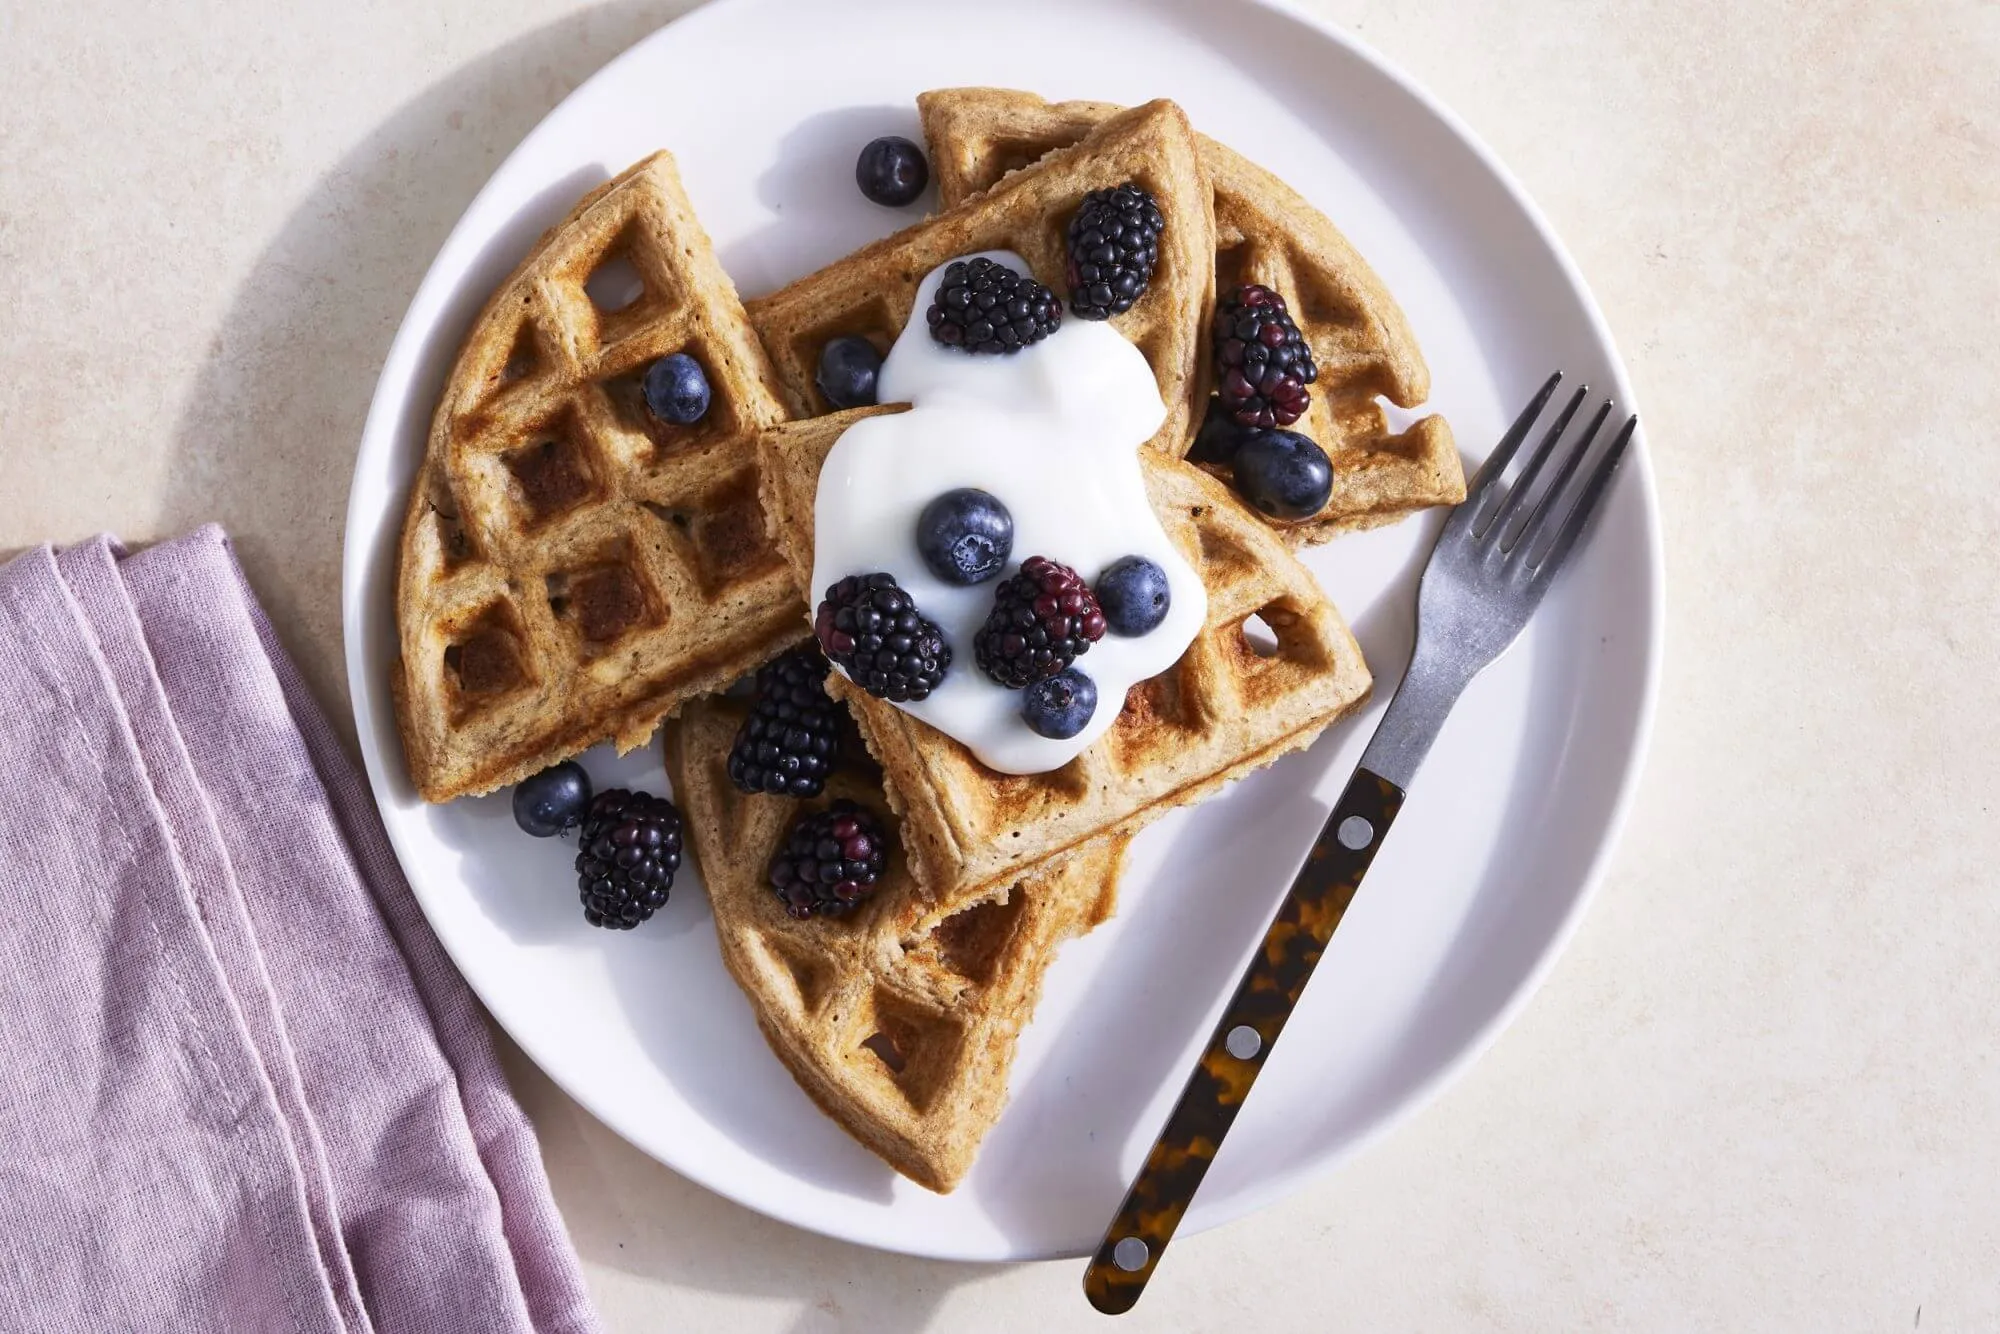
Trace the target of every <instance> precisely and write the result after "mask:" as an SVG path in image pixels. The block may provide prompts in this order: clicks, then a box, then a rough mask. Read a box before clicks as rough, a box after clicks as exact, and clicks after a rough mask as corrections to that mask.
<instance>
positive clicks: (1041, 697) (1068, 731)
mask: <svg viewBox="0 0 2000 1334" xmlns="http://www.w3.org/2000/svg"><path fill="white" fill-rule="evenodd" d="M1096 712H1097V682H1095V681H1093V680H1091V679H1090V678H1089V677H1087V676H1085V675H1084V674H1083V673H1082V672H1080V671H1078V670H1077V669H1076V668H1074V667H1070V668H1067V669H1065V670H1064V671H1062V672H1059V673H1057V674H1056V675H1054V676H1051V677H1047V678H1045V679H1043V680H1040V681H1037V682H1035V683H1034V684H1033V685H1031V686H1029V687H1028V688H1027V689H1026V690H1025V691H1023V692H1021V719H1022V721H1024V722H1026V723H1027V724H1028V727H1029V729H1030V730H1031V731H1033V732H1035V733H1036V734H1037V735H1039V736H1045V737H1047V738H1049V740H1051V741H1067V740H1069V739H1070V738H1071V737H1073V736H1075V735H1076V734H1077V733H1078V732H1081V731H1082V730H1083V729H1084V728H1086V727H1088V726H1090V715H1091V714H1093V713H1096Z"/></svg>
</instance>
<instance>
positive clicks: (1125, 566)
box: [1095, 556, 1174, 635]
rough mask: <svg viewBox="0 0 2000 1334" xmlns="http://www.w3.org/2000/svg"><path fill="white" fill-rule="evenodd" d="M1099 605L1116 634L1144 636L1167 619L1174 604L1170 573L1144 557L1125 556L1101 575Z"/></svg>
mask: <svg viewBox="0 0 2000 1334" xmlns="http://www.w3.org/2000/svg"><path fill="white" fill-rule="evenodd" d="M1095 591H1096V593H1097V604H1098V605H1099V606H1100V607H1102V608H1103V609H1104V623H1105V624H1106V625H1108V626H1110V627H1111V633H1113V634H1116V635H1143V634H1145V633H1146V632H1147V631H1149V630H1151V629H1152V628H1153V627H1154V626H1156V625H1158V624H1159V623H1160V622H1161V621H1164V620H1166V619H1167V608H1168V607H1170V606H1172V605H1173V600H1174V599H1173V591H1172V590H1171V589H1169V588H1168V587H1167V572H1166V571H1165V570H1163V569H1161V568H1160V567H1159V566H1157V565H1155V564H1153V562H1151V561H1149V560H1147V559H1146V558H1145V557H1144V556H1124V557H1121V558H1119V559H1118V560H1115V561H1112V562H1111V564H1110V566H1109V567H1108V568H1106V570H1105V571H1104V573H1103V574H1100V575H1098V576H1097V588H1096V590H1095Z"/></svg>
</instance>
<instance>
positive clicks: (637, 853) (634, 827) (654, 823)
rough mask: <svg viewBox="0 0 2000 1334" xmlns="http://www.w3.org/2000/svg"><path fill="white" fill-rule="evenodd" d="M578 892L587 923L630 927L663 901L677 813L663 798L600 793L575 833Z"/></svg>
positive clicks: (670, 882)
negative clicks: (581, 827)
mask: <svg viewBox="0 0 2000 1334" xmlns="http://www.w3.org/2000/svg"><path fill="white" fill-rule="evenodd" d="M577 842H578V844H579V845H580V846H581V850H580V851H579V852H578V853H577V854H576V883H577V893H578V897H580V898H581V899H582V900H583V917H584V920H585V921H587V922H589V923H590V924H591V925H592V926H602V927H608V928H610V929H612V930H614V931H630V930H631V929H632V928H633V927H635V926H637V925H639V923H641V922H643V921H645V920H646V919H647V918H648V917H651V916H652V915H653V914H654V913H656V912H658V911H659V910H660V908H661V907H663V906H664V905H665V904H666V901H667V891H668V890H670V889H672V888H673V887H674V872H675V871H678V870H680V869H681V813H680V812H679V811H678V810H676V809H675V808H674V804H673V803H672V802H671V801H668V800H667V799H666V798H665V797H656V796H653V795H652V794H651V793H648V792H628V791H627V790H626V789H624V788H622V787H614V788H612V789H610V790H609V791H606V792H600V793H598V794H597V796H596V798H595V799H594V800H593V801H592V802H591V803H590V812H589V814H587V815H585V816H584V819H583V832H582V834H581V835H580V836H579V837H578V838H577Z"/></svg>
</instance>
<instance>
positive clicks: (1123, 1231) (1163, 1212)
mask: <svg viewBox="0 0 2000 1334" xmlns="http://www.w3.org/2000/svg"><path fill="white" fill-rule="evenodd" d="M1402 805H1403V789H1402V788H1400V787H1398V786H1397V785H1396V784H1394V783H1392V782H1390V781H1389V780H1388V779H1386V778H1384V777H1382V776H1381V775H1380V774H1378V773H1375V772H1374V771H1373V770H1371V769H1369V768H1367V767H1366V766H1365V765H1364V766H1363V767H1362V768H1360V769H1357V770H1356V771H1355V773H1354V777H1353V778H1352V779H1351V780H1350V781H1349V782H1348V784H1347V790H1346V791H1345V792H1343V793H1342V794H1341V796H1340V801H1339V802H1338V803H1337V804H1336V805H1335V806H1334V808H1333V814H1332V815H1331V816H1329V817H1328V818H1327V822H1326V826H1325V827H1324V828H1323V829H1321V830H1320V833H1319V839H1318V841H1317V842H1315V843H1314V844H1313V847H1312V851H1311V852H1310V853H1308V854H1307V855H1306V864H1305V865H1304V866H1303V867H1301V868H1300V869H1299V874H1298V876H1297V878H1296V879H1294V880H1293V881H1292V889H1291V892H1290V893H1289V894H1287V895H1286V896H1285V901H1284V903H1282V904H1281V905H1280V906H1279V908H1278V913H1277V916H1276V917H1274V918H1272V919H1271V925H1270V928H1269V929H1268V930H1266V931H1265V933H1264V943H1263V945H1262V946H1260V947H1259V948H1258V950H1257V954H1256V957H1255V958H1253V959H1252V960H1251V961H1250V967H1249V968H1248V969H1247V970H1245V972H1244V974H1243V980H1242V981H1241V982H1240V983H1238V984H1237V987H1236V994H1235V995H1234V996H1233V997H1231V998H1230V1001H1229V1005H1228V1007H1227V1008H1226V1009H1224V1010H1223V1012H1222V1021H1221V1022H1220V1023H1218V1024H1217V1025H1216V1026H1215V1032H1214V1034H1212V1035H1211V1036H1210V1037H1209V1040H1208V1047H1207V1049H1206V1050H1205V1051H1203V1053H1202V1057H1201V1063H1200V1064H1199V1065H1197V1066H1196V1067H1195V1071H1194V1074H1193V1076H1192V1077H1191V1078H1190V1079H1189V1080H1188V1084H1187V1088H1185V1089H1184V1090H1182V1092H1181V1100H1180V1102H1178V1103H1177V1104H1175V1106H1174V1111H1173V1115H1171V1116H1169V1117H1168V1118H1167V1124H1166V1127H1165V1128H1164V1129H1163V1130H1161V1132H1160V1138H1159V1140H1158V1142H1156V1143H1155V1144H1154V1145H1153V1151H1152V1152H1151V1153H1150V1154H1148V1155H1147V1156H1146V1165H1145V1166H1144V1167H1142V1168H1141V1169H1140V1170H1139V1178H1138V1180H1136V1181H1134V1182H1133V1183H1132V1189H1131V1191H1130V1192H1129V1193H1128V1194H1127V1195H1126V1196H1125V1203H1124V1204H1122V1205H1120V1206H1119V1209H1118V1216H1117V1217H1116V1218H1115V1219H1113V1220H1112V1223H1111V1228H1110V1230H1109V1231H1108V1232H1106V1233H1105V1234H1104V1241H1103V1242H1102V1244H1100V1245H1099V1246H1098V1248H1097V1254H1096V1255H1095V1256H1094V1257H1093V1258H1092V1259H1091V1262H1090V1268H1089V1269H1088V1270H1087V1271H1085V1273H1084V1276H1083V1290H1084V1293H1085V1295H1087V1296H1088V1297H1089V1298H1090V1304H1091V1305H1092V1306H1095V1307H1096V1308H1097V1309H1098V1310H1100V1311H1103V1312H1104V1313H1106V1314H1107V1315H1121V1314H1123V1313H1124V1312H1126V1311H1129V1310H1131V1309H1132V1306H1133V1303H1135V1302H1137V1301H1138V1300H1139V1294H1140V1293H1141V1292H1143V1291H1145V1288H1146V1281H1147V1280H1148V1279H1150V1278H1151V1277H1152V1276H1153V1268H1154V1266H1155V1265H1157V1264H1159V1262H1160V1253H1161V1252H1162V1251H1164V1250H1165V1249H1166V1247H1167V1242H1168V1240H1169V1239H1171V1238H1172V1237H1173V1235H1174V1229H1175V1228H1177V1227H1179V1226H1180V1221H1181V1215H1182V1214H1185V1213H1186V1212H1187V1208H1188V1205H1189V1203H1190V1202H1192V1201H1193V1199H1194V1193H1195V1189H1196V1187H1198V1186H1200V1185H1201V1179H1202V1178H1203V1177H1204V1176H1206V1175H1207V1174H1208V1165H1209V1164H1210V1163H1211V1162H1213V1161H1214V1160H1215V1154H1216V1150H1217V1149H1219V1148H1221V1147H1222V1137H1223V1136H1224V1135H1226V1134H1228V1133H1229V1126H1230V1123H1231V1122H1233V1121H1235V1119H1236V1113H1237V1112H1238V1111H1239V1110H1240V1109H1241V1108H1242V1106H1243V1100H1244V1099H1245V1098H1247V1097H1248V1096H1249V1095H1250V1086H1251V1085H1252V1084H1254V1083H1256V1082H1257V1073H1258V1071H1259V1070H1261V1069H1262V1068H1263V1065H1264V1057H1265V1056H1266V1054H1268V1053H1269V1052H1270V1050H1271V1047H1272V1044H1274V1043H1275V1042H1277V1040H1278V1034H1279V1033H1280V1032H1282V1031H1283V1030H1284V1027H1285V1020H1286V1019H1288V1018H1290V1017H1291V1013H1292V1007H1293V1006H1295V1005H1297V1004H1298V1000H1299V994H1300V993H1301V992H1303V991H1304V990H1305V987H1306V979H1307V978H1309V977H1311V976H1312V971H1313V967H1314V965H1316V964H1318V963H1319V956H1320V954H1321V953H1322V952H1323V951H1324V950H1325V949H1326V944H1327V941H1329V940H1331V939H1332V938H1333V931H1334V928H1335V927H1337V926H1339V925H1340V918H1341V915H1342V914H1343V913H1345V912H1346V911H1347V905H1348V904H1350V903H1352V902H1353V901H1354V892H1355V890H1356V889H1358V888H1360V885H1361V877H1362V875H1363V874H1365V873H1366V872H1367V870H1368V866H1369V863H1371V862H1372V861H1374V860H1375V849H1376V848H1378V847H1380V846H1381V844H1382V836H1383V835H1384V834H1386V833H1388V831H1389V825H1390V822H1391V821H1393V820H1394V819H1395V818H1396V812H1397V811H1398V810H1400V809H1402Z"/></svg>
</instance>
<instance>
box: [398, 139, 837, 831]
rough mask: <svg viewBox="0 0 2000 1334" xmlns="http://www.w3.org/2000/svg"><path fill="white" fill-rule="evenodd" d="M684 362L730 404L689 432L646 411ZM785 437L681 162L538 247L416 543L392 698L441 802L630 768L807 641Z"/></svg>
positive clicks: (589, 206)
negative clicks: (774, 481) (781, 522)
mask: <svg viewBox="0 0 2000 1334" xmlns="http://www.w3.org/2000/svg"><path fill="white" fill-rule="evenodd" d="M594 275H595V277H596V281H595V282H593V276H594ZM621 276H622V278H623V281H624V283H625V286H626V290H625V291H622V292H618V291H614V292H612V293H610V294H609V296H607V295H606V293H605V292H604V291H603V288H604V286H606V285H609V284H611V283H612V282H613V280H614V279H616V278H619V277H621ZM586 284H590V285H591V290H589V291H587V290H586ZM633 288H637V289H638V294H637V295H636V296H632V295H631V290H632V289H633ZM593 292H596V293H597V294H598V295H597V296H595V297H594V296H593ZM613 298H629V301H628V303H626V304H623V305H621V306H619V307H618V308H617V309H615V310H614V309H604V308H601V307H600V305H599V304H598V302H599V299H604V300H605V302H606V304H607V305H609V304H612V299H613ZM679 351H686V352H688V353H689V354H691V355H692V356H693V357H694V358H695V359H696V360H697V361H699V362H700V363H701V365H702V367H703V369H704V370H705V371H706V372H707V375H708V380H709V384H710V387H711V390H712V393H713V398H712V401H711V404H710V407H709V409H708V412H707V414H706V416H705V417H703V419H702V420H701V421H700V422H698V423H696V424H695V425H693V426H688V427H678V426H671V425H667V424H664V423H662V422H661V421H659V420H658V419H657V418H655V417H653V416H652V415H651V414H650V413H649V412H648V411H647V409H646V406H645V401H644V397H643V394H642V393H641V390H640V378H641V376H642V375H643V373H644V371H645V368H646V367H647V366H648V365H649V364H650V363H651V362H652V361H653V360H654V359H655V358H658V357H661V356H664V355H666V354H668V353H672V352H679ZM783 415H784V414H783V410H782V409H781V408H780V406H779V402H778V397H777V393H776V388H775V382H774V380H773V378H772V374H771V368H770V363H769V361H768V360H767V359H766V357H765V356H764V352H763V349H762V348H761V347H760V346H759V345H758V343H757V340H756V337H755V336H754V335H753V334H752V333H751V331H750V328H749V325H748V324H747V322H746V320H745V317H744V314H743V307H742V304H741V303H740V302H739V301H738V300H737V296H736V290H735V288H734V287H732V286H731V285H730V282H729V278H728V276H727V275H726V274H724V273H723V271H722V269H721V267H720V266H719V265H718V264H717V263H716V260H715V255H714V252H713V251H712V250H711V249H710V246H709V241H708V237H707V235H706V234H705V233H704V232H703V231H702V229H701V225H700V223H698V222H697V221H696V220H695V216H694V213H693V210H692V209H691V208H690V207H689V205H688V201H687V198H686V196H685V195H684V194H683V193H682V191H681V185H680V180H679V178H678V176H677V175H676V174H675V171H674V164H673V160H672V159H671V158H670V157H668V156H667V155H666V154H665V153H658V154H655V155H654V156H652V157H650V158H648V159H646V160H645V161H644V162H641V163H639V164H638V165H637V166H635V167H633V168H632V169H631V170H629V171H627V172H625V173H624V174H623V175H621V176H619V177H618V178H617V179H615V180H612V181H610V182H607V183H606V184H605V185H603V186H601V187H599V188H598V189H596V190H594V191H592V192H591V193H590V194H589V195H587V196H585V197H584V199H583V200H582V202H580V203H579V204H578V205H577V206H576V208H575V210H574V211H572V212H571V213H570V215H569V216H568V217H566V218H565V219H563V221H562V222H560V223H558V224H557V225H556V226H555V227H554V228H552V229H550V231H548V232H547V233H546V234H545V235H544V236H543V237H542V238H541V240H540V241H539V242H537V243H536V246H535V248H534V250H533V251H532V252H531V253H530V254H529V255H528V257H527V259H526V260H524V261H523V262H522V264H521V266H520V267H519V268H518V269H516V270H515V271H514V273H513V275H512V276H511V277H509V278H508V280H507V281H506V282H505V283H504V284H503V285H502V286H501V287H500V289H499V290H498V291H497V292H495V293H494V295H493V298H492V300H490V301H489V302H488V303H487V305H486V308H485V309H484V310H483V311H482V312H481V313H480V315H479V318H478V319H477V320H476V321H475V322H474V323H473V326H472V332H471V334H470V335H469V336H468V337H467V338H466V341H465V345H464V347H463V348H462V349H461V351H460V352H459V356H458V362H457V364H456V366H455V367H454V368H453V370H452V373H451V379H450V381H449V383H448V384H447V385H446V388H445V391H444V396H443V398H442V400H441V401H440V402H439V405H438V409H437V413H436V416H435V418H434V420H433V422H432V426H431V434H430V442H429V446H428V449H427V452H426V454H425V457H424V462H423V466H422V468H421V470H420V472H419V475H418V477H417V480H416V483H415V485H414V486H413V487H412V489H411V495H410V503H409V510H408V513H407V516H406V517H405V520H404V526H403V543H402V559H401V570H400V572H399V577H398V587H397V597H396V619H397V629H398V633H399V635H400V638H401V647H402V653H401V658H400V660H399V661H398V662H397V664H396V665H395V667H394V669H393V688H394V694H395V699H396V711H397V718H398V721H399V724H400V726H401V729H402V733H403V748H404V754H405V756H406V758H407V761H408V764H409V771H410V777H411V779H412V781H413V782H414V783H415V785H416V788H417V791H418V792H419V793H421V794H422V795H423V797H424V799H425V800H427V801H447V800H450V799H451V798H453V797H457V796H461V795H464V794H467V793H477V792H485V791H488V790H490V789H492V788H495V787H498V786H499V785H501V784H503V783H509V782H513V781H516V780H517V779H519V778H521V777H524V776H525V775H527V774H530V773H533V772H535V771H536V770H539V769H541V768H543V767H545V766H547V765H549V764H551V763H553V762H555V761H556V760H559V759H561V758H563V757H564V756H566V755H570V754H574V753H575V752H576V751H579V750H582V749H583V748H585V747H586V746H589V745H592V744H594V743H596V742H598V741H601V740H604V739H606V738H615V739H616V740H617V742H618V743H619V745H620V747H621V748H623V749H630V748H631V747H632V746H635V745H638V744H640V743H642V742H643V741H644V740H645V739H646V738H647V737H648V736H650V735H651V734H652V732H653V729H654V728H655V726H656V725H657V724H658V722H659V720H660V719H661V718H662V717H664V716H666V715H667V714H669V713H671V712H673V710H674V709H676V708H677V707H679V705H680V703H681V702H682V701H683V700H685V699H688V698H691V697H692V696H694V695H698V694H702V693H704V692H707V691H711V690H717V689H720V688H722V687H723V686H725V685H727V684H728V683H729V682H730V681H732V680H734V679H735V678H736V677H738V676H740V675H742V674H743V673H744V672H746V671H748V670H750V669H751V668H753V667H755V666H757V665H758V664H759V663H760V662H762V661H763V660H764V659H765V658H767V657H769V656H771V655H772V654H774V653H776V652H777V651H778V650H779V649H781V648H783V647H784V646H785V644H786V643H787V641H789V640H793V639H797V638H798V637H799V635H798V616H799V609H798V604H797V601H796V594H795V593H794V592H793V590H792V586H791V581H790V578H789V576H788V575H787V573H786V571H785V568H784V563H783V561H782V560H781V559H780V558H779V556H778V554H777V552H776V550H775V548H774V547H773V546H772V544H771V542H770V540H769V538H768V537H767V535H766V530H765V523H764V516H763V512H762V510H761V509H760V508H759V502H758V484H757V463H756V455H755V450H754V448H753V447H752V441H753V439H754V436H755V433H756V432H757V431H758V430H759V429H760V428H762V427H764V426H767V425H769V424H770V423H772V422H774V421H778V420H781V419H782V417H783Z"/></svg>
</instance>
